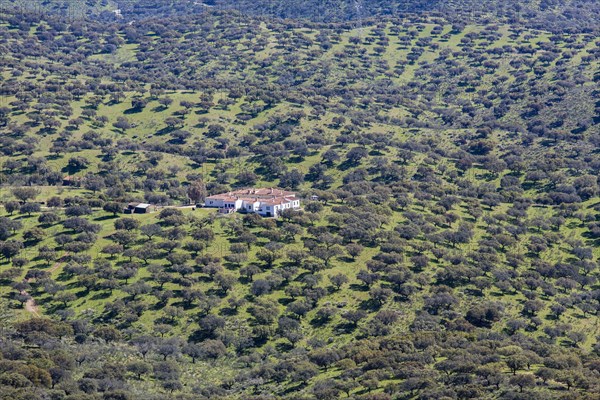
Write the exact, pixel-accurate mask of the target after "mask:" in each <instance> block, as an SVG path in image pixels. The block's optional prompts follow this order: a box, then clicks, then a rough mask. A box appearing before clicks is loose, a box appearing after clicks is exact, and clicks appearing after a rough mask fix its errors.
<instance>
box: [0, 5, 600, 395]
mask: <svg viewBox="0 0 600 400" xmlns="http://www.w3.org/2000/svg"><path fill="white" fill-rule="evenodd" d="M1 22H2V23H1V24H0V35H1V37H2V39H3V40H2V42H1V43H0V51H2V53H3V54H6V59H5V60H4V61H3V64H2V74H1V77H2V79H1V80H0V85H1V87H2V91H3V94H4V97H3V98H2V103H0V108H2V113H1V116H2V120H1V121H2V126H1V128H0V129H1V131H0V132H1V133H0V135H1V136H0V138H1V139H2V143H1V146H2V152H1V153H0V165H1V166H2V170H1V171H0V182H1V183H2V186H0V202H1V203H3V204H7V203H10V202H12V201H14V200H15V199H16V197H15V188H19V187H33V188H36V189H38V191H39V192H38V193H36V195H35V196H33V197H32V198H29V199H27V203H33V202H39V203H42V208H41V209H40V210H39V211H35V212H33V213H31V215H28V213H27V212H26V210H25V211H21V212H20V211H18V210H17V211H14V212H12V213H11V212H8V211H6V210H4V209H0V210H1V211H0V217H4V218H6V219H3V220H0V221H2V223H4V224H9V223H11V222H10V221H13V222H12V223H13V224H14V222H15V221H16V222H17V223H18V226H17V228H14V229H13V230H10V229H7V230H6V237H5V238H4V239H6V240H3V241H2V243H3V245H5V244H6V243H8V242H17V243H21V244H22V245H23V247H22V248H21V249H19V251H18V254H11V255H10V256H9V255H7V254H8V253H6V254H5V253H2V254H3V258H2V259H0V261H1V263H0V274H1V278H0V296H1V297H2V300H3V304H5V305H6V309H7V310H8V312H9V313H10V318H8V317H7V319H10V321H12V322H11V323H12V324H13V325H12V326H11V327H8V328H6V329H8V330H10V332H11V335H12V336H11V337H14V338H15V339H14V340H15V342H16V343H17V342H18V343H19V345H23V346H25V347H26V348H27V346H29V347H31V348H36V349H37V348H40V349H45V347H44V346H45V345H44V343H45V342H47V343H61V344H60V346H64V349H67V351H68V352H70V353H71V354H73V355H79V354H82V353H87V352H89V353H90V358H89V359H87V360H85V361H82V362H81V363H80V364H79V365H78V368H74V367H73V368H71V370H72V372H71V374H70V376H64V377H63V376H61V377H59V378H56V382H54V384H56V385H57V389H56V390H60V391H63V392H61V393H63V394H62V395H64V393H67V392H69V390H71V391H72V393H79V394H81V395H82V396H84V397H83V398H90V399H91V398H97V397H91V396H92V394H91V391H90V393H83V392H85V390H84V389H83V388H84V387H85V386H84V384H87V385H92V383H90V382H92V381H93V385H96V387H97V388H98V387H100V388H101V387H102V385H104V383H103V382H105V381H106V379H109V378H106V377H104V378H100V377H99V376H100V374H99V373H98V372H97V370H99V369H104V370H112V368H114V370H115V371H116V370H118V369H119V368H121V369H125V372H123V373H122V374H121V377H120V378H115V377H114V376H113V377H110V379H114V380H116V381H118V382H124V383H123V385H126V389H127V390H128V392H129V394H130V396H133V397H132V398H141V397H147V398H148V399H150V398H176V397H174V396H180V397H177V398H244V399H250V398H253V399H254V398H256V399H259V398H260V399H262V398H294V399H296V398H332V399H333V398H338V397H350V398H373V399H376V398H379V397H377V396H382V397H380V398H398V399H400V398H401V399H413V398H414V399H418V398H489V399H492V398H541V397H545V398H547V399H550V398H594V397H593V396H594V395H596V394H597V393H598V388H599V386H600V384H599V382H598V379H597V376H596V371H597V370H598V368H597V363H598V361H597V357H598V355H597V352H598V339H597V337H598V335H599V334H600V332H599V331H598V329H599V325H598V321H599V320H598V316H597V315H598V310H599V309H600V307H599V301H600V300H599V299H600V297H599V296H598V293H599V292H598V291H599V290H600V286H599V285H598V283H597V276H598V265H597V260H598V257H600V248H599V247H598V236H599V234H598V232H597V228H596V226H595V223H596V221H597V220H598V211H597V205H598V197H599V194H600V188H599V187H598V183H597V176H598V173H599V167H598V166H599V165H600V163H599V161H600V160H599V157H598V151H597V144H598V143H599V142H600V141H599V140H598V138H599V137H600V136H599V135H600V131H599V129H598V103H597V99H598V89H597V71H598V69H599V67H600V65H599V59H600V57H598V56H597V55H598V50H599V49H600V47H599V46H600V42H599V41H598V38H597V37H595V36H594V35H593V34H585V33H582V34H571V35H566V34H565V35H560V34H555V33H550V32H545V31H538V30H530V29H525V28H523V27H516V26H512V25H510V24H507V23H500V22H498V23H489V24H483V23H479V24H477V23H472V24H468V25H466V26H465V27H463V28H460V29H459V28H457V27H456V26H455V25H454V24H453V23H451V22H450V21H445V20H443V19H441V18H438V17H431V18H428V17H426V16H413V17H407V18H404V19H382V20H379V21H368V22H365V25H364V27H363V28H357V26H356V24H333V25H324V24H323V25H320V24H309V23H306V24H304V25H302V26H300V24H299V23H294V22H290V21H287V22H286V21H277V20H263V19H259V18H257V19H241V18H239V15H236V14H235V13H234V14H231V13H222V12H214V13H207V14H204V15H202V16H198V17H197V18H192V17H180V18H177V19H174V20H173V21H171V22H172V23H170V24H169V25H168V26H165V25H164V24H162V23H160V22H157V21H154V20H147V21H140V22H134V23H132V24H130V25H127V24H123V25H119V24H106V25H99V24H95V23H94V22H91V21H88V22H86V24H87V25H85V29H86V31H85V32H87V33H82V32H80V30H81V29H82V28H81V27H80V26H75V24H71V25H68V24H67V25H65V26H64V27H61V28H62V29H57V28H56V27H55V26H54V25H53V24H54V22H52V21H41V22H40V21H30V22H28V23H27V24H26V23H24V22H21V23H17V22H15V20H14V19H11V18H4V19H3V20H1ZM92 32H93V35H91V34H89V33H92ZM47 35H50V36H47ZM51 49H52V52H50V50H51ZM50 54H52V55H50ZM140 99H141V100H143V101H142V105H141V106H137V107H136V104H139V100H140ZM165 99H168V100H165ZM136 102H137V103H136ZM123 118H125V121H126V122H127V123H126V124H125V125H123V124H119V122H118V121H119V120H121V122H123ZM332 154H334V156H332ZM357 154H358V155H357ZM82 160H83V161H82ZM67 175H69V176H72V177H75V178H79V179H81V184H80V185H78V186H63V185H62V178H63V177H64V176H67ZM248 175H251V177H250V178H249V177H248ZM98 179H100V184H99V183H98ZM198 184H200V185H201V186H202V187H205V188H206V189H207V192H208V193H210V194H214V193H219V192H224V191H228V190H230V189H232V188H239V187H248V186H254V187H286V188H289V189H292V190H295V191H297V192H298V193H299V196H302V198H303V210H302V211H299V212H297V213H293V214H291V215H286V216H284V218H280V219H277V220H272V219H260V218H257V219H254V218H252V217H251V216H244V215H241V214H234V215H228V216H218V215H217V214H216V210H211V209H206V208H197V209H192V208H189V207H185V206H186V205H188V204H189V203H190V199H189V198H188V189H189V188H190V187H192V186H193V185H198ZM94 185H96V186H94ZM311 195H318V196H319V200H317V201H310V200H308V199H309V198H310V196H311ZM153 196H154V197H153ZM56 198H60V199H62V200H63V202H64V204H60V205H57V206H56V207H55V206H51V205H48V204H49V203H52V202H55V203H56ZM151 199H158V201H156V202H157V203H159V210H158V211H157V212H155V213H151V214H141V215H137V214H136V215H122V214H120V213H117V215H113V213H112V212H108V211H105V210H104V209H103V206H104V205H106V204H110V203H117V204H119V205H120V206H121V207H122V206H123V205H124V204H126V203H127V202H129V201H143V200H148V201H150V200H151ZM88 206H89V209H88V210H87V211H85V212H83V215H80V217H81V218H83V219H84V220H86V221H88V222H89V223H91V224H93V226H96V228H94V227H93V226H92V228H90V232H92V233H91V234H90V235H89V236H86V235H84V234H83V233H81V232H77V231H75V230H73V229H71V228H68V227H65V224H67V225H68V224H69V220H72V219H73V216H74V215H76V214H74V213H77V207H88ZM51 213H52V214H56V215H57V218H56V220H55V221H54V222H52V223H50V224H44V223H42V222H40V220H39V218H40V217H42V216H43V215H47V214H51ZM169 214H174V217H173V215H172V216H171V217H169ZM129 218H131V219H133V220H135V221H137V224H135V223H133V224H134V225H135V227H134V228H131V229H118V227H117V226H116V224H117V225H118V224H119V221H121V222H123V221H127V220H128V219H129ZM153 224H156V225H158V226H160V227H161V233H160V234H157V235H155V236H154V237H152V238H148V237H146V236H145V235H144V234H143V233H142V229H143V227H144V226H148V225H153ZM0 228H1V227H0ZM36 228H39V229H41V232H37V238H35V239H33V240H32V239H31V236H32V230H35V229H36ZM128 232H129V233H128ZM34 233H35V232H34ZM119 234H123V235H125V236H127V235H129V236H130V238H129V239H127V238H125V239H123V242H122V243H121V244H119V241H120V239H119ZM33 236H36V235H33ZM63 240H70V242H69V241H67V242H62V241H63ZM86 240H88V241H90V243H89V245H88V246H86V247H83V248H78V247H76V246H73V243H75V244H77V243H80V242H85V241H86ZM198 242H199V243H200V247H199V249H197V250H193V249H190V247H186V244H189V243H196V244H198ZM240 244H248V245H247V248H246V249H245V251H243V252H242V254H244V255H245V256H244V257H242V258H241V259H240V260H239V261H235V260H234V259H233V260H234V261H231V260H232V258H231V256H232V255H233V252H234V251H241V250H240V247H243V246H240ZM115 245H118V246H121V247H118V246H117V250H116V251H115V252H114V254H110V253H109V252H108V250H107V249H108V248H110V247H111V246H112V247H113V248H115ZM170 245H171V246H172V247H169V246H170ZM352 246H360V247H359V249H360V251H357V253H358V254H354V255H353V254H352V250H351V249H352ZM48 252H51V253H52V254H51V256H50V257H45V255H44V253H48ZM298 253H300V254H301V256H299V259H296V256H298ZM88 256H89V257H88ZM177 257H179V258H177ZM15 260H17V261H15ZM19 263H23V265H21V266H20V267H19V266H17V265H18V264H19ZM250 266H252V267H253V268H254V269H255V272H254V273H248V272H247V271H248V268H249V267H250ZM128 271H130V272H131V273H130V274H129V272H128ZM339 276H344V277H345V278H339ZM336 277H337V279H341V281H340V282H341V283H339V287H336V283H335V282H336ZM261 287H262V288H261ZM22 291H25V292H26V293H27V295H28V296H30V297H31V299H29V297H27V298H25V297H23V295H22ZM27 300H29V302H27ZM28 307H29V308H28ZM31 307H33V310H34V311H36V312H38V313H40V314H41V315H42V316H43V317H44V318H49V319H51V320H52V323H53V324H56V326H57V327H63V328H64V326H68V328H64V329H67V331H68V333H67V334H66V335H64V336H62V335H60V334H57V333H56V332H55V331H53V330H52V329H50V328H48V329H47V331H45V330H44V329H42V328H39V329H38V328H36V329H37V330H36V329H33V332H32V331H28V330H27V329H29V328H27V326H28V325H26V324H27V323H28V321H31V317H32V315H31V314H32V309H31ZM557 310H559V311H557ZM353 313H354V314H353ZM324 315H325V317H324ZM34 321H35V319H34ZM382 321H384V322H382ZM57 329H58V328H57ZM36 335H38V336H36ZM44 335H45V336H44ZM148 336H150V337H152V346H151V350H150V351H149V352H148V354H146V353H142V350H141V349H143V347H144V346H143V345H142V344H140V342H141V340H142V339H144V338H146V337H148ZM40 338H41V339H40ZM141 338H142V339H141ZM144 340H146V339H144ZM189 343H192V344H195V345H198V346H201V351H200V355H199V356H198V357H197V358H198V360H196V358H194V359H193V361H194V362H192V359H191V357H190V356H189V354H188V352H187V350H185V349H186V344H189ZM56 346H59V344H56ZM202 346H204V347H202ZM47 347H48V346H47ZM215 349H216V350H215ZM492 350H493V351H492ZM28 351H29V350H28ZM48 351H50V350H48ZM324 353H327V354H326V355H327V356H328V357H329V358H328V359H327V360H326V361H323V359H325V358H326V357H324V355H323V354H324ZM6 354H9V352H8V351H6ZM28 354H30V358H29V359H27V360H28V361H27V363H28V364H31V363H32V362H31V359H33V358H34V353H28ZM571 356H573V357H575V359H572V358H569V357H571ZM3 357H4V358H7V359H8V358H9V357H8V356H3ZM24 357H25V356H24ZM519 357H520V358H519ZM523 357H524V358H525V359H527V360H529V361H528V362H529V364H528V363H526V362H524V361H523V360H522V359H523ZM514 360H517V361H518V362H517V361H515V362H516V364H515V362H513V361H514ZM565 360H566V361H565ZM135 362H145V363H148V364H150V365H151V366H152V368H153V369H154V372H150V370H148V371H146V372H143V373H141V376H140V377H139V379H138V378H136V376H135V373H134V372H131V371H134V369H133V368H131V365H133V364H134V363H135ZM169 362H175V363H176V364H177V368H179V370H180V371H179V372H178V373H177V374H173V376H171V375H169V376H167V377H165V376H162V375H160V374H159V373H158V371H159V370H160V369H164V368H166V367H165V365H167V364H169ZM377 362H380V363H379V364H378V363H377ZM55 363H56V362H55ZM452 363H454V364H452ZM50 364H51V363H50V361H48V365H50ZM3 365H4V364H3ZM7 365H8V364H7ZM465 365H466V366H465ZM515 365H517V366H516V367H515ZM565 365H566V366H565ZM47 367H48V366H47ZM48 368H50V367H48ZM127 368H131V369H127ZM486 368H487V369H486ZM546 370H549V371H550V372H548V373H549V374H550V378H548V377H545V375H543V374H544V373H545V371H546ZM3 371H4V370H3ZM94 371H96V372H94ZM127 371H129V372H127ZM407 371H408V372H407ZM540 371H541V372H540ZM517 372H518V373H517ZM534 373H535V374H536V375H535V378H532V379H533V381H530V380H527V379H528V378H531V376H533V375H532V374H534ZM94 374H95V375H94ZM3 376H4V375H3ZM115 376H119V375H118V374H117V372H115ZM492 376H495V377H497V379H498V383H494V381H493V380H492V379H491V378H490V377H492ZM514 376H519V377H523V376H525V378H522V379H524V380H525V381H526V383H523V386H520V383H521V381H518V380H517V379H515V378H513V377H514ZM2 379H4V380H2V384H4V383H5V382H8V378H7V377H6V379H5V378H2ZM11 379H16V378H14V377H12V378H11ZM53 379H54V378H53ZM103 379H104V380H103ZM461 379H464V380H465V381H464V382H463V381H461ZM415 382H416V383H415ZM465 382H466V383H465ZM532 382H533V383H532ZM178 384H179V385H181V386H179V385H178ZM68 385H75V386H74V387H77V389H69V387H70V386H68ZM98 385H100V386H98ZM411 385H414V386H411ZM34 386H35V385H34ZM37 386H39V387H43V386H44V385H41V384H40V385H37ZM37 386H36V387H37ZM47 386H48V387H50V386H51V385H50V384H49V385H47ZM463 386H464V387H466V388H467V389H468V390H472V391H471V392H469V393H467V389H464V388H461V387H463ZM24 387H27V386H24ZM11 390H13V389H11ZM15 390H16V389H15ZM20 390H21V391H20V392H19V391H18V390H17V391H16V392H12V391H11V392H7V393H9V394H8V396H13V395H14V396H15V397H14V398H17V397H16V394H14V393H18V394H19V395H20V396H25V397H24V398H27V397H26V396H27V394H28V393H33V392H28V390H33V389H23V388H21V389H20ZM40 390H41V389H40ZM48 390H50V389H48ZM98 390H100V389H98ZM111 390H112V389H102V390H101V391H103V392H104V394H105V397H106V396H109V394H110V393H112V392H111ZM115 390H116V389H115ZM94 393H95V391H94ZM107 393H109V394H107ZM60 395H61V394H57V396H60ZM88 395H89V396H88ZM563 395H565V396H564V397H563ZM85 396H87V397H85ZM149 396H154V397H149ZM186 396H189V397H186ZM370 396H371V397H370ZM385 396H387V397H385ZM510 396H514V397H510ZM519 396H520V397H519ZM569 396H570V397H569ZM586 396H588V397H586ZM36 398H37V397H36ZM107 398H111V397H107Z"/></svg>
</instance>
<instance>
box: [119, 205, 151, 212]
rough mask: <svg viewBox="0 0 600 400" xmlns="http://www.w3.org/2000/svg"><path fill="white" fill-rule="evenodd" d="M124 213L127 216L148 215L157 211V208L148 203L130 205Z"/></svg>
mask: <svg viewBox="0 0 600 400" xmlns="http://www.w3.org/2000/svg"><path fill="white" fill-rule="evenodd" d="M123 211H124V212H125V214H148V213H151V212H154V211H156V206H155V205H152V204H148V203H129V204H127V208H126V209H125V210H123Z"/></svg>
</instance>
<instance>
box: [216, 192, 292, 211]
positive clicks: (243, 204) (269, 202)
mask: <svg viewBox="0 0 600 400" xmlns="http://www.w3.org/2000/svg"><path fill="white" fill-rule="evenodd" d="M204 206H205V207H214V208H218V209H219V212H220V213H223V214H229V213H232V212H235V211H240V212H243V213H256V214H259V215H261V216H263V217H275V218H276V217H278V216H279V214H280V213H281V211H283V210H286V209H298V208H300V200H299V199H297V198H296V193H294V192H288V191H285V190H282V189H273V188H264V189H243V190H236V191H232V192H228V193H221V194H215V195H213V196H208V197H207V198H206V199H205V203H204Z"/></svg>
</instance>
